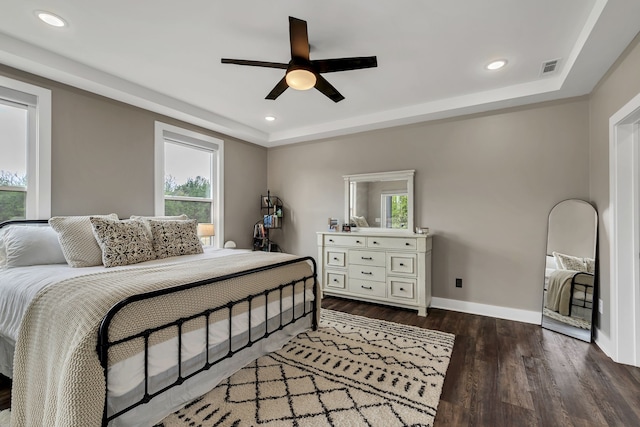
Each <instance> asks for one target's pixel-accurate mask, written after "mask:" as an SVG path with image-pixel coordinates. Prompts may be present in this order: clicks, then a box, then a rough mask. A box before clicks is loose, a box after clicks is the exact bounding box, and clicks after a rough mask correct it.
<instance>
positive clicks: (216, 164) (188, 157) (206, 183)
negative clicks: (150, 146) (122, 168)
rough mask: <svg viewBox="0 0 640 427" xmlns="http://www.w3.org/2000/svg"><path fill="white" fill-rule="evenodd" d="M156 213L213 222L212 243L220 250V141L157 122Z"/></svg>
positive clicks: (221, 171) (222, 235)
mask: <svg viewBox="0 0 640 427" xmlns="http://www.w3.org/2000/svg"><path fill="white" fill-rule="evenodd" d="M155 140H156V143H155V163H156V164H155V170H156V173H155V181H156V182H155V185H156V192H155V214H156V215H181V214H186V215H187V216H189V218H193V219H196V220H198V222H199V223H212V224H213V225H214V228H215V236H214V238H213V244H214V246H217V247H222V243H223V242H224V229H223V218H222V214H223V212H224V210H223V200H224V198H223V194H222V189H223V188H224V187H223V176H224V175H223V167H222V165H223V147H224V146H223V141H222V140H219V139H216V138H213V137H210V136H207V135H203V134H200V133H197V132H193V131H189V130H186V129H181V128H178V127H176V126H172V125H168V124H165V123H161V122H156V129H155Z"/></svg>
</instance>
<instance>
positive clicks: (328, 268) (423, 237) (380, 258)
mask: <svg viewBox="0 0 640 427" xmlns="http://www.w3.org/2000/svg"><path fill="white" fill-rule="evenodd" d="M431 247H432V243H431V236H429V235H427V234H408V233H403V234H400V233H393V232H377V233H376V232H354V233H339V232H318V265H319V268H320V274H318V277H319V280H321V281H322V290H323V293H324V294H326V295H333V296H339V297H344V298H351V299H357V300H361V301H369V302H376V303H380V304H387V305H393V306H397V307H404V308H409V309H416V310H418V315H420V316H426V315H427V307H429V305H430V304H431Z"/></svg>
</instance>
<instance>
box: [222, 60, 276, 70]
mask: <svg viewBox="0 0 640 427" xmlns="http://www.w3.org/2000/svg"><path fill="white" fill-rule="evenodd" d="M221 61H222V63H223V64H236V65H251V66H253V67H266V68H281V69H283V70H286V69H287V67H288V66H289V64H281V63H279V62H265V61H250V60H247V59H229V58H222V59H221Z"/></svg>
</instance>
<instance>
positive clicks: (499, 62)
mask: <svg viewBox="0 0 640 427" xmlns="http://www.w3.org/2000/svg"><path fill="white" fill-rule="evenodd" d="M505 65H507V60H506V59H498V60H497V61H492V62H490V63H488V64H487V70H499V69H500V68H502V67H504V66H505Z"/></svg>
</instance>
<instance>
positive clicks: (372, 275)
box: [349, 265, 386, 282]
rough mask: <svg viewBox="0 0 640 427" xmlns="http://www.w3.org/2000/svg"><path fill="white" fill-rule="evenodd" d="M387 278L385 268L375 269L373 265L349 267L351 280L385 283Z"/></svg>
mask: <svg viewBox="0 0 640 427" xmlns="http://www.w3.org/2000/svg"><path fill="white" fill-rule="evenodd" d="M385 277H386V276H385V269H384V267H375V266H371V265H349V279H362V280H373V281H377V282H384V281H385Z"/></svg>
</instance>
